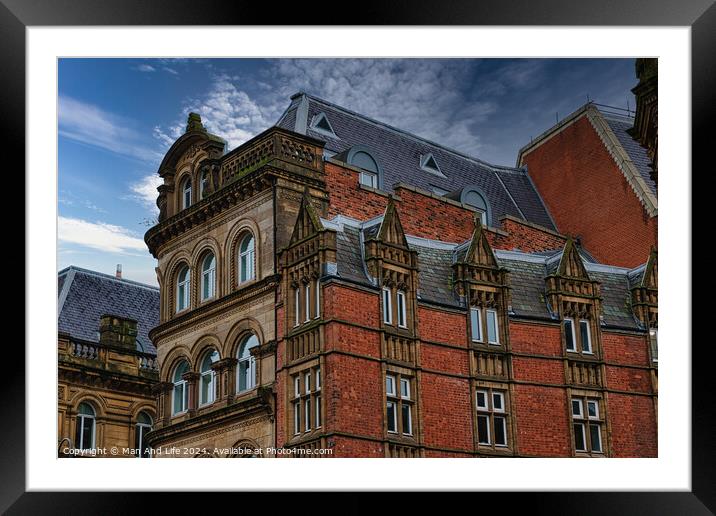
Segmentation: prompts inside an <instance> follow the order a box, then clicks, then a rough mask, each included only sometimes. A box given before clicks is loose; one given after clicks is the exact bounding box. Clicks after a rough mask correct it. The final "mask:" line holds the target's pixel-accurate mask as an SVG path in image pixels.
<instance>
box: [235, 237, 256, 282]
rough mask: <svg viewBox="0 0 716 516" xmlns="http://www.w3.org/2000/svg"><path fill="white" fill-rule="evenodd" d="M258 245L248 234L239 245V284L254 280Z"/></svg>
mask: <svg viewBox="0 0 716 516" xmlns="http://www.w3.org/2000/svg"><path fill="white" fill-rule="evenodd" d="M255 256H256V243H255V241H254V236H253V235H252V234H251V233H247V234H246V236H244V238H243V239H242V240H241V244H240V245H239V283H244V282H245V281H250V280H252V279H254V269H255V261H256V260H255Z"/></svg>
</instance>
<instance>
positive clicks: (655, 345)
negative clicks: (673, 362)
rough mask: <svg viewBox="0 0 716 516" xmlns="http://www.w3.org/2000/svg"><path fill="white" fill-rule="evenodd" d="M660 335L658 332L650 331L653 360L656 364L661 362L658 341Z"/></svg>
mask: <svg viewBox="0 0 716 516" xmlns="http://www.w3.org/2000/svg"><path fill="white" fill-rule="evenodd" d="M658 337H659V333H658V330H651V331H649V341H650V342H651V359H652V360H653V361H654V362H658V361H659V345H658V341H659V339H658Z"/></svg>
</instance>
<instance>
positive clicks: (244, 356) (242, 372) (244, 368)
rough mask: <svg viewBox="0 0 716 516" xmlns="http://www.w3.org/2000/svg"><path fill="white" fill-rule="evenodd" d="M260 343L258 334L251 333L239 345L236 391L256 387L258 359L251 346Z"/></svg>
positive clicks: (253, 346)
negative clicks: (254, 355) (252, 352)
mask: <svg viewBox="0 0 716 516" xmlns="http://www.w3.org/2000/svg"><path fill="white" fill-rule="evenodd" d="M258 345H259V339H258V337H256V335H253V334H252V335H249V336H248V337H246V338H245V339H244V342H243V343H242V344H241V346H239V354H238V357H237V358H238V359H239V369H238V372H237V375H236V384H237V385H236V391H237V392H243V391H248V390H250V389H253V388H254V387H256V359H255V358H254V357H253V355H252V354H251V348H255V347H256V346H258Z"/></svg>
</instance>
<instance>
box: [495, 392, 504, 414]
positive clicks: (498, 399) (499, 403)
mask: <svg viewBox="0 0 716 516" xmlns="http://www.w3.org/2000/svg"><path fill="white" fill-rule="evenodd" d="M492 409H493V410H496V411H498V412H503V411H504V410H505V407H504V403H503V398H502V393H500V392H493V393H492Z"/></svg>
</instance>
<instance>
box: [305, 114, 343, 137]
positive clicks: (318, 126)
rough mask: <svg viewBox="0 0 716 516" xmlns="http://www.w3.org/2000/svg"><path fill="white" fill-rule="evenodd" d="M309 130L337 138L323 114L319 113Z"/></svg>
mask: <svg viewBox="0 0 716 516" xmlns="http://www.w3.org/2000/svg"><path fill="white" fill-rule="evenodd" d="M311 129H313V130H314V131H317V132H319V133H322V134H325V135H327V136H330V137H332V138H338V136H336V132H335V131H334V130H333V127H332V126H331V123H330V122H329V121H328V117H327V116H326V114H325V113H319V114H317V115H316V116H314V117H313V120H312V121H311Z"/></svg>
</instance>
